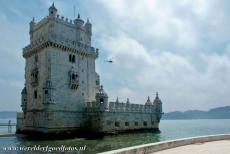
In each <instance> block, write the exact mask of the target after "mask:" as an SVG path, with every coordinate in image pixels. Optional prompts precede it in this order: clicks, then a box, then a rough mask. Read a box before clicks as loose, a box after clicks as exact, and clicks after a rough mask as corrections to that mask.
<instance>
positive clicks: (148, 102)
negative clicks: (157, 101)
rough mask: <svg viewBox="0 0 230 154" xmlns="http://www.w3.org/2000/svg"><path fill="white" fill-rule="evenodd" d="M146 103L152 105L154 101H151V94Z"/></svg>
mask: <svg viewBox="0 0 230 154" xmlns="http://www.w3.org/2000/svg"><path fill="white" fill-rule="evenodd" d="M145 105H152V103H151V101H150V97H149V96H148V99H147V101H146V103H145Z"/></svg>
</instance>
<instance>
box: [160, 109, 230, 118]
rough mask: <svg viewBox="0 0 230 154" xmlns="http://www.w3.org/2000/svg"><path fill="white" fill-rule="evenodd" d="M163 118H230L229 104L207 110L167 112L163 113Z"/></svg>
mask: <svg viewBox="0 0 230 154" xmlns="http://www.w3.org/2000/svg"><path fill="white" fill-rule="evenodd" d="M163 119H171V120H173V119H175V120H176V119H230V106H225V107H218V108H213V109H211V110H209V111H200V110H188V111H185V112H180V111H175V112H169V113H165V114H164V115H163Z"/></svg>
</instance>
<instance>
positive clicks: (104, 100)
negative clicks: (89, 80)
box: [96, 86, 109, 111]
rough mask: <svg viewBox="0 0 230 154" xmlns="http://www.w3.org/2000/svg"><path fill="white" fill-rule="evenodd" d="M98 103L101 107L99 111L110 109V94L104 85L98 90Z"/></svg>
mask: <svg viewBox="0 0 230 154" xmlns="http://www.w3.org/2000/svg"><path fill="white" fill-rule="evenodd" d="M96 104H97V106H98V108H99V111H108V110H109V103H108V95H107V93H106V92H105V91H104V89H103V86H101V87H100V89H99V90H98V92H97V93H96Z"/></svg>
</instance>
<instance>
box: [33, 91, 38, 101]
mask: <svg viewBox="0 0 230 154" xmlns="http://www.w3.org/2000/svg"><path fill="white" fill-rule="evenodd" d="M34 98H35V99H37V98H38V92H37V90H34Z"/></svg>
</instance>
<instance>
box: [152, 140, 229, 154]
mask: <svg viewBox="0 0 230 154" xmlns="http://www.w3.org/2000/svg"><path fill="white" fill-rule="evenodd" d="M154 154H230V140H222V141H213V142H205V143H196V144H191V145H186V146H181V147H176V148H172V149H167V150H163V151H158V152H154Z"/></svg>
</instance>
